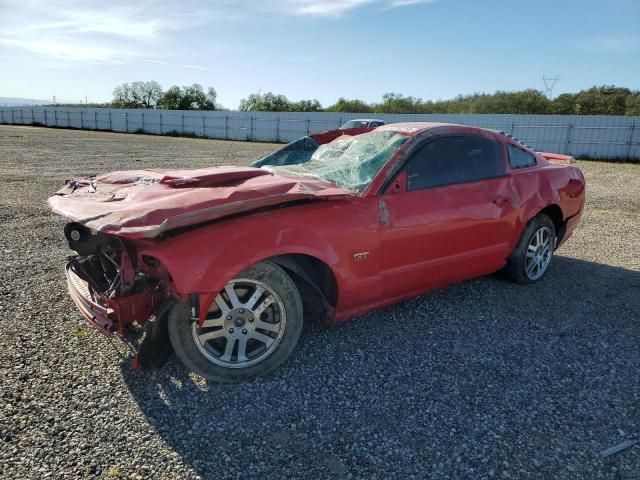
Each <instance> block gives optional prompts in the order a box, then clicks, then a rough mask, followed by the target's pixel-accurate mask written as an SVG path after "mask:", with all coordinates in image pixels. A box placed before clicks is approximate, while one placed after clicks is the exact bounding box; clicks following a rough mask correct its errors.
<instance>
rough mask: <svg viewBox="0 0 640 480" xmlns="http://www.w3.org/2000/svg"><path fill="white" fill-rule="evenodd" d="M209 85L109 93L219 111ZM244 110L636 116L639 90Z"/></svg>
mask: <svg viewBox="0 0 640 480" xmlns="http://www.w3.org/2000/svg"><path fill="white" fill-rule="evenodd" d="M216 99H217V94H216V90H215V89H214V88H213V87H209V88H208V89H207V90H206V91H205V90H204V88H203V87H202V86H201V85H199V84H193V85H191V86H184V87H178V86H176V85H174V86H172V87H171V88H169V89H168V90H162V87H161V86H160V84H158V82H153V81H151V82H133V83H131V84H128V83H124V84H122V85H120V86H118V87H116V89H115V90H114V92H113V101H112V102H111V106H112V107H114V108H160V109H167V110H219V109H222V108H223V107H221V106H220V105H219V104H217V103H216ZM238 109H239V110H240V111H245V112H325V111H326V112H347V113H369V114H376V113H512V114H513V113H519V114H549V115H551V114H557V115H640V90H631V89H629V88H623V87H616V86H609V85H603V86H599V87H592V88H589V89H586V90H581V91H579V92H577V93H563V94H561V95H558V96H557V97H556V98H554V99H549V98H547V97H546V96H545V95H544V94H543V93H542V92H541V91H539V90H534V89H528V90H522V91H515V92H506V91H497V92H495V93H474V94H471V95H459V96H457V97H456V98H453V99H450V100H423V99H421V98H416V97H411V96H404V95H402V94H399V93H386V94H384V95H383V96H382V99H381V101H379V102H372V103H369V102H365V101H363V100H359V99H346V98H343V97H341V98H340V99H339V100H338V101H337V102H335V103H334V104H332V105H329V106H328V107H326V108H325V107H323V106H322V104H321V103H320V102H319V101H318V100H315V99H313V100H298V101H291V100H289V99H288V98H287V97H286V96H285V95H282V94H275V93H272V92H267V93H254V94H251V95H249V96H248V97H247V98H243V99H242V100H241V101H240V105H239V107H238Z"/></svg>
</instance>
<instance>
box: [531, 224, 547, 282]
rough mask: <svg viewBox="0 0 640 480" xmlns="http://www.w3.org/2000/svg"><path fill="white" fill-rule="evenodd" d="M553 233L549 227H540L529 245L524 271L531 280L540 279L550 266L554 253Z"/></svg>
mask: <svg viewBox="0 0 640 480" xmlns="http://www.w3.org/2000/svg"><path fill="white" fill-rule="evenodd" d="M552 239H553V235H552V233H551V230H550V229H549V227H540V228H539V229H538V230H536V231H535V233H534V234H533V235H532V236H531V239H530V240H529V244H528V245H527V256H526V260H525V263H524V272H525V275H526V276H527V278H529V279H530V280H537V279H539V278H540V277H541V276H542V275H543V274H544V272H546V271H547V268H549V264H550V263H551V255H552V254H553V240H552Z"/></svg>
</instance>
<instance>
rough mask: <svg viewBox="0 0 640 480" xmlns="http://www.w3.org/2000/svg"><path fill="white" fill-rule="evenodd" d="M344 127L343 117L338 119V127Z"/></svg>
mask: <svg viewBox="0 0 640 480" xmlns="http://www.w3.org/2000/svg"><path fill="white" fill-rule="evenodd" d="M341 126H342V117H340V118H338V127H337V128H340V127H341Z"/></svg>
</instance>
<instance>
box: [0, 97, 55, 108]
mask: <svg viewBox="0 0 640 480" xmlns="http://www.w3.org/2000/svg"><path fill="white" fill-rule="evenodd" d="M50 103H51V101H50V100H36V99H33V98H12V97H0V107H25V106H30V105H49V104H50Z"/></svg>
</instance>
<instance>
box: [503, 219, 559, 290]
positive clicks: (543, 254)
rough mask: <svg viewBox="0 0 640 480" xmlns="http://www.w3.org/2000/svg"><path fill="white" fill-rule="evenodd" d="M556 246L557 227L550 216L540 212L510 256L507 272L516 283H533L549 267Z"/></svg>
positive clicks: (527, 227)
mask: <svg viewBox="0 0 640 480" xmlns="http://www.w3.org/2000/svg"><path fill="white" fill-rule="evenodd" d="M555 246H556V229H555V226H554V224H553V222H552V221H551V219H550V218H549V217H547V216H546V215H544V214H540V215H538V216H537V217H535V218H534V219H532V220H531V221H530V222H529V223H528V224H527V226H526V228H525V229H524V232H523V233H522V236H521V237H520V240H519V241H518V243H517V245H516V247H515V248H514V249H513V252H512V253H511V255H510V256H509V259H508V261H507V265H506V267H505V273H506V274H507V276H508V277H509V278H510V279H511V280H513V281H514V282H516V283H533V282H536V281H538V280H540V279H541V278H542V276H543V275H544V274H545V273H546V271H547V270H548V269H549V265H551V259H552V258H553V251H554V249H555Z"/></svg>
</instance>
